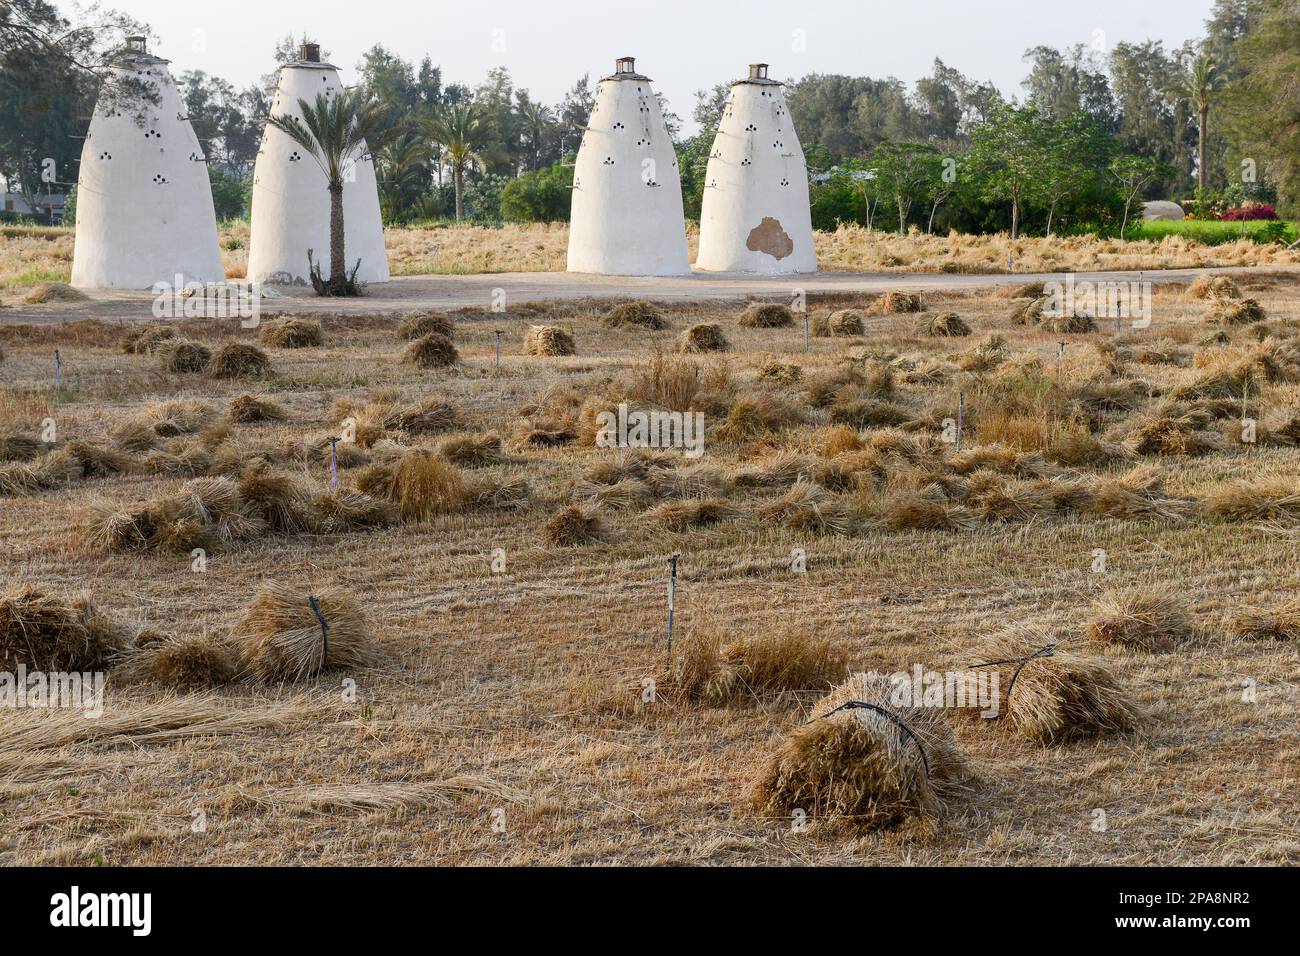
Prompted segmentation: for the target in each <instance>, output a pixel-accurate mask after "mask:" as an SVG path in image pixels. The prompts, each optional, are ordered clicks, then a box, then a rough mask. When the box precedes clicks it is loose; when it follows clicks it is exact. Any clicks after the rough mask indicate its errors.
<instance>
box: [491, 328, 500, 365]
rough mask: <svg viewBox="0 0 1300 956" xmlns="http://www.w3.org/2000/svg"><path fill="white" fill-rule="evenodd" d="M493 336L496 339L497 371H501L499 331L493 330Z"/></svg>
mask: <svg viewBox="0 0 1300 956" xmlns="http://www.w3.org/2000/svg"><path fill="white" fill-rule="evenodd" d="M492 332H493V334H494V335H495V336H496V337H497V371H498V372H499V371H501V330H500V329H493V330H492Z"/></svg>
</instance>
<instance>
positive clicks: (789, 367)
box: [758, 355, 803, 385]
mask: <svg viewBox="0 0 1300 956" xmlns="http://www.w3.org/2000/svg"><path fill="white" fill-rule="evenodd" d="M758 377H759V378H761V379H764V380H766V381H769V382H776V383H777V384H778V385H797V384H799V382H800V381H801V380H802V379H803V368H802V367H800V366H798V365H796V364H795V363H794V362H782V361H781V360H780V359H778V358H774V357H773V356H770V355H769V356H768V357H767V358H765V359H763V362H762V364H761V365H759V367H758Z"/></svg>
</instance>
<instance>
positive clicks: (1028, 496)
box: [965, 471, 1057, 522]
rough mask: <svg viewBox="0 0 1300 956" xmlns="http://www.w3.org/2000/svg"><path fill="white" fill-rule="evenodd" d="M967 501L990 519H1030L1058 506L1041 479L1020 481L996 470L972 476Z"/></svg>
mask: <svg viewBox="0 0 1300 956" xmlns="http://www.w3.org/2000/svg"><path fill="white" fill-rule="evenodd" d="M965 504H966V506H967V507H968V508H970V509H971V510H972V511H973V512H974V513H975V514H976V515H977V516H979V517H980V518H982V519H983V520H985V521H988V522H1007V521H1028V520H1029V519H1031V518H1034V517H1037V516H1039V515H1043V514H1048V513H1050V512H1052V511H1055V510H1056V509H1057V501H1056V500H1054V499H1053V496H1052V495H1051V494H1050V492H1049V490H1048V489H1047V488H1046V487H1044V486H1043V485H1042V484H1040V483H1038V482H1031V481H1018V480H1016V479H1013V478H1008V477H1007V476H1006V475H1003V474H999V473H998V472H994V471H979V472H976V473H975V474H974V475H972V476H971V478H970V481H969V483H968V486H967V491H966V501H965Z"/></svg>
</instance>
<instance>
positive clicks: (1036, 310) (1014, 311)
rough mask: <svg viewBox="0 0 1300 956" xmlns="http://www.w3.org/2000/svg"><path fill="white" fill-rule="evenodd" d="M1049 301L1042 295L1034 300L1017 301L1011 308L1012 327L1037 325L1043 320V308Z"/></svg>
mask: <svg viewBox="0 0 1300 956" xmlns="http://www.w3.org/2000/svg"><path fill="white" fill-rule="evenodd" d="M1048 301H1049V299H1048V297H1047V296H1045V295H1040V296H1038V297H1037V298H1033V299H1017V300H1016V301H1015V303H1014V304H1013V305H1012V306H1011V315H1010V316H1009V318H1010V319H1011V324H1012V325H1037V324H1038V323H1039V322H1040V321H1041V320H1042V318H1043V308H1044V306H1046V305H1047V303H1048Z"/></svg>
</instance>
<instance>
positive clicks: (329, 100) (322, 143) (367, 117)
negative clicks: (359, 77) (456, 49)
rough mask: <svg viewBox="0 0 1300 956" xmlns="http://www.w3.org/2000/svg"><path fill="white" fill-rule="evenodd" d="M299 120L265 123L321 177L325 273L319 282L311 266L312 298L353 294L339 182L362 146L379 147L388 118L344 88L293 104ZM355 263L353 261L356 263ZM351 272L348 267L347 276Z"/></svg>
mask: <svg viewBox="0 0 1300 956" xmlns="http://www.w3.org/2000/svg"><path fill="white" fill-rule="evenodd" d="M298 109H299V110H301V111H302V119H301V120H300V119H298V118H297V117H296V116H291V115H289V114H287V113H285V114H281V115H279V116H272V117H271V118H270V119H268V120H267V122H268V123H270V124H271V125H272V126H274V127H275V128H276V129H278V130H280V131H281V132H282V133H284V134H285V135H286V136H288V137H289V138H290V139H291V140H293V141H294V142H295V143H297V144H298V145H299V146H301V147H302V148H303V151H304V152H306V153H307V155H308V156H310V157H311V158H312V159H314V160H315V161H316V163H317V165H319V166H320V168H321V170H322V171H323V172H324V173H325V187H326V189H327V190H328V191H329V197H330V270H329V279H328V280H326V281H322V280H321V277H320V274H319V271H318V269H317V267H316V266H315V265H314V264H312V262H311V254H310V251H309V252H308V257H307V258H308V265H309V267H310V268H311V271H312V285H313V286H314V287H315V288H316V292H317V294H318V295H357V294H358V289H357V287H356V283H355V282H354V281H353V280H352V279H351V278H350V277H349V274H348V272H347V269H346V266H345V254H346V250H345V248H344V232H343V183H344V181H345V180H347V179H350V178H351V177H352V175H353V170H354V169H355V166H356V164H357V163H358V162H360V161H361V158H362V156H363V155H365V152H366V150H367V148H369V149H372V150H374V149H380V148H382V147H383V145H384V140H385V138H386V133H385V130H386V129H387V127H388V119H387V117H386V116H385V115H384V112H383V110H382V108H381V107H380V106H379V105H378V104H377V103H375V102H374V101H373V100H371V99H369V98H368V97H367V95H366V93H365V91H364V90H360V89H355V90H346V91H344V92H342V93H340V94H339V95H337V96H334V97H329V96H326V95H325V94H324V93H318V94H316V101H315V102H314V103H308V102H307V101H306V100H299V101H298ZM360 262H361V260H359V259H358V260H357V264H358V265H360ZM355 274H356V270H355V269H353V271H352V275H355Z"/></svg>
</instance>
